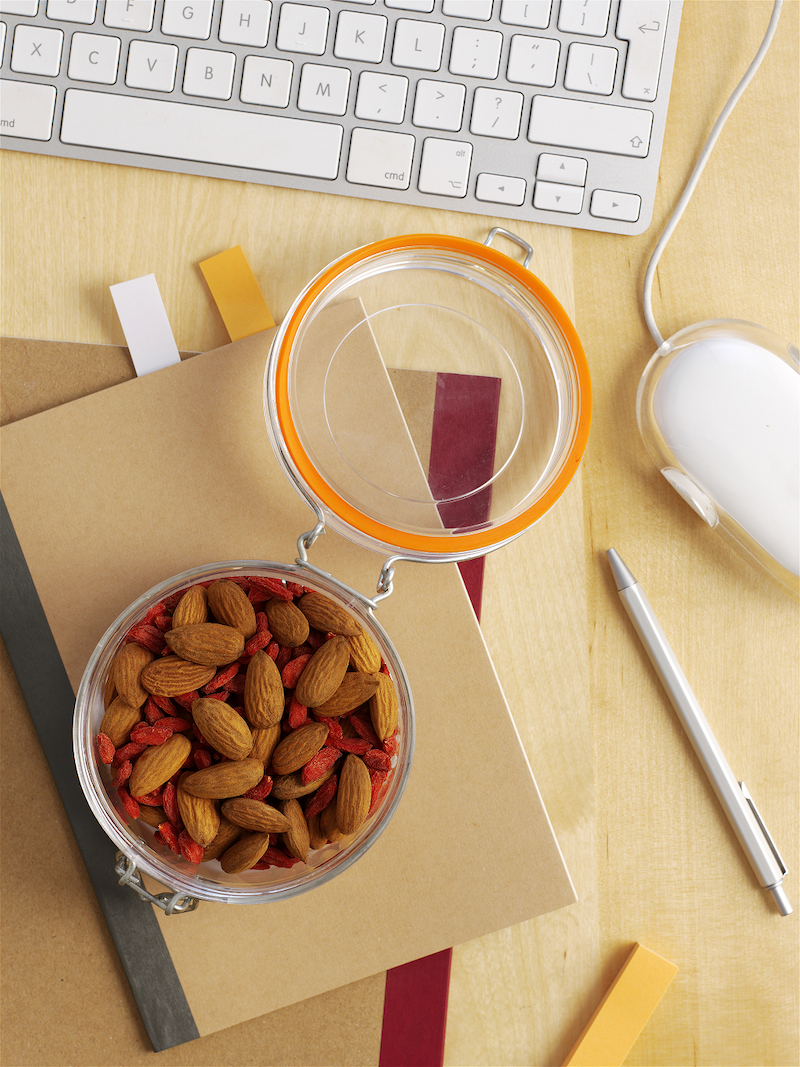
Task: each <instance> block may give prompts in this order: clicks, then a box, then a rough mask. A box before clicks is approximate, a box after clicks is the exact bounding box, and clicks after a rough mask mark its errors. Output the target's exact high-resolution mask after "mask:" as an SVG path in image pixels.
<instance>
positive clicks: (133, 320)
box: [109, 274, 181, 377]
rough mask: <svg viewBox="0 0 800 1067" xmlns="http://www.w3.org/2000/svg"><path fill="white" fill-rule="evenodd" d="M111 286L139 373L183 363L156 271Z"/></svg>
mask: <svg viewBox="0 0 800 1067" xmlns="http://www.w3.org/2000/svg"><path fill="white" fill-rule="evenodd" d="M109 289H110V290H111V298H112V300H113V301H114V306H115V307H116V309H117V315H118V316H119V321H120V324H121V325H122V332H123V333H124V334H125V341H126V343H127V345H128V350H129V351H130V354H131V359H132V360H133V366H134V368H135V370H136V373H137V374H138V375H139V376H140V377H141V375H143V374H149V373H150V372H151V371H154V370H161V368H162V367H169V366H171V365H172V364H173V363H180V361H181V357H180V353H179V352H178V346H177V345H176V344H175V338H174V337H173V336H172V328H171V326H170V324H169V319H168V318H167V312H166V309H165V307H164V301H163V300H162V299H161V293H160V292H159V291H158V285H157V284H156V277H155V275H154V274H145V275H144V276H143V277H142V278H133V279H131V281H129V282H118V283H117V285H110V286H109Z"/></svg>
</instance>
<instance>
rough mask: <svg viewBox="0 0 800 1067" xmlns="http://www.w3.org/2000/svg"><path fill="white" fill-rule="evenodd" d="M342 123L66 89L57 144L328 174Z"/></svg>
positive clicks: (332, 172)
mask: <svg viewBox="0 0 800 1067" xmlns="http://www.w3.org/2000/svg"><path fill="white" fill-rule="evenodd" d="M342 136H343V131H342V127H341V126H338V125H336V124H335V123H330V122H306V121H304V120H303V119H290V118H283V117H280V116H276V115H259V114H255V113H253V112H250V111H228V110H225V109H224V108H219V107H203V106H199V105H196V104H177V103H172V102H171V101H166V100H149V99H146V98H143V97H135V96H118V95H116V94H114V93H94V92H88V91H86V90H85V89H68V90H67V92H66V94H65V96H64V117H63V121H62V123H61V140H62V141H63V142H64V143H65V144H74V145H83V146H85V147H90V148H108V149H113V150H115V151H118V152H138V153H140V154H141V155H146V156H163V157H165V158H166V159H184V160H193V161H194V162H197V163H220V164H224V165H225V166H229V167H244V168H249V169H252V170H263V171H274V172H275V173H278V174H301V175H304V176H305V177H309V178H335V177H336V175H337V174H338V172H339V156H340V152H341V146H342Z"/></svg>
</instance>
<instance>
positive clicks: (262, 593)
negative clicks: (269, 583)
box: [247, 585, 270, 604]
mask: <svg viewBox="0 0 800 1067" xmlns="http://www.w3.org/2000/svg"><path fill="white" fill-rule="evenodd" d="M269 598H270V594H269V593H268V592H267V591H266V589H263V588H262V587H261V586H260V585H251V586H250V591H249V592H248V594H247V599H248V600H249V601H250V603H251V604H263V603H264V601H265V600H269Z"/></svg>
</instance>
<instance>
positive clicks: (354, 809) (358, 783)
mask: <svg viewBox="0 0 800 1067" xmlns="http://www.w3.org/2000/svg"><path fill="white" fill-rule="evenodd" d="M371 797H372V785H371V783H370V777H369V771H368V770H367V765H366V763H364V761H363V760H362V759H361V758H360V757H359V756H356V755H355V753H353V752H350V753H349V754H348V756H347V758H346V759H345V761H344V763H343V764H342V769H341V771H340V772H339V784H338V786H337V788H336V825H337V826H338V827H339V829H340V830H341V831H342V833H343V834H345V835H347V834H352V833H355V831H356V830H357V829H358V828H359V826H360V825H361V824H362V822H363V821H364V819H366V817H367V812H368V811H369V804H370V799H371Z"/></svg>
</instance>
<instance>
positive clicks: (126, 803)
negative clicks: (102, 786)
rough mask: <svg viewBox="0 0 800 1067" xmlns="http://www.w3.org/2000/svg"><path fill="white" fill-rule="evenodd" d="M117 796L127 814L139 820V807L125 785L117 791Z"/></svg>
mask: <svg viewBox="0 0 800 1067" xmlns="http://www.w3.org/2000/svg"><path fill="white" fill-rule="evenodd" d="M117 796H118V797H119V799H120V803H121V804H122V806H123V808H124V809H125V811H126V813H127V814H128V815H130V817H131V818H132V819H138V818H139V805H138V803H137V802H136V801H135V800H134V799H133V797H132V796H131V795H130V793H129V792H128V790H127V789H126V788H125V786H124V785H121V786H119V788H118V789H117Z"/></svg>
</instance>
